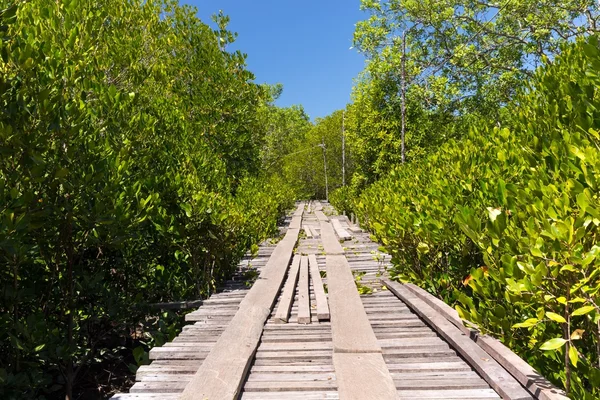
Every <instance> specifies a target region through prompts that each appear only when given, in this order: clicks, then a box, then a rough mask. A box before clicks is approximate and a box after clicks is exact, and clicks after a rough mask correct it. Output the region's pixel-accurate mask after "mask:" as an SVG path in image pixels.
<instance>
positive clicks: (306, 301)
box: [297, 256, 311, 324]
mask: <svg viewBox="0 0 600 400" xmlns="http://www.w3.org/2000/svg"><path fill="white" fill-rule="evenodd" d="M308 277H309V275H308V257H306V256H302V258H301V259H300V278H299V279H298V319H297V321H298V323H299V324H310V322H311V317H310V293H309V290H308Z"/></svg>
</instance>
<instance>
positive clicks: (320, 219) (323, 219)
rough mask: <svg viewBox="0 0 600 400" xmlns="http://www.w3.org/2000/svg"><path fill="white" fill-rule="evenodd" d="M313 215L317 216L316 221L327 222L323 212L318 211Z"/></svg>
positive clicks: (327, 219)
mask: <svg viewBox="0 0 600 400" xmlns="http://www.w3.org/2000/svg"><path fill="white" fill-rule="evenodd" d="M315 215H316V216H317V219H318V220H319V221H323V222H327V221H329V218H328V217H327V215H325V214H324V213H323V211H320V210H319V211H315Z"/></svg>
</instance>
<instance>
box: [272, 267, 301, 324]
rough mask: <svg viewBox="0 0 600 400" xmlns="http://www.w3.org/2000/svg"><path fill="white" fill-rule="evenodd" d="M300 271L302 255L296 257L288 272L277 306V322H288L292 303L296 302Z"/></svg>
mask: <svg viewBox="0 0 600 400" xmlns="http://www.w3.org/2000/svg"><path fill="white" fill-rule="evenodd" d="M299 271H300V257H294V260H293V261H292V266H291V267H290V269H289V272H288V276H287V281H286V282H285V286H284V287H283V293H282V294H281V300H280V301H279V305H278V306H277V312H276V313H275V322H277V323H287V322H288V320H289V318H290V310H291V309H292V303H293V302H294V294H295V291H296V284H297V283H298V272H299Z"/></svg>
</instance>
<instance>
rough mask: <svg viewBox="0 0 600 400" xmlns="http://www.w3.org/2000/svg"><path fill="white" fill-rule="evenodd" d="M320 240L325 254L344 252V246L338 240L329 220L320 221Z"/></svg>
mask: <svg viewBox="0 0 600 400" xmlns="http://www.w3.org/2000/svg"><path fill="white" fill-rule="evenodd" d="M321 242H322V243H323V249H324V250H325V253H326V254H327V255H335V254H344V248H343V247H342V245H341V244H340V242H338V240H337V238H336V237H335V233H334V231H333V227H332V226H331V223H329V222H321Z"/></svg>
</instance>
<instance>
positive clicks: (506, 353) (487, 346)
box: [404, 283, 568, 400]
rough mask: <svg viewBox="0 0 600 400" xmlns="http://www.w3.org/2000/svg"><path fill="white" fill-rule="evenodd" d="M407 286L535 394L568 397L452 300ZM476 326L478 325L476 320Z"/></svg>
mask: <svg viewBox="0 0 600 400" xmlns="http://www.w3.org/2000/svg"><path fill="white" fill-rule="evenodd" d="M404 286H405V287H406V288H407V289H408V290H410V291H411V292H413V293H414V294H415V295H416V296H418V297H419V298H420V299H422V300H423V301H424V302H426V303H427V304H428V305H429V306H431V307H432V308H433V309H435V310H436V311H438V312H439V313H440V314H442V315H443V316H444V317H445V318H446V319H447V320H448V321H450V322H451V323H453V324H454V325H455V326H456V327H457V328H459V329H460V330H461V331H463V333H464V334H465V335H467V336H469V337H470V338H471V339H472V340H474V341H475V342H476V343H477V344H479V346H480V347H481V348H483V349H484V350H485V351H486V352H487V353H489V354H490V355H491V356H492V357H493V358H494V359H495V360H496V361H497V362H498V363H499V364H500V365H502V367H504V369H506V370H507V371H508V372H509V373H510V374H511V375H512V376H513V377H515V379H516V380H517V381H519V383H521V385H523V386H524V387H525V388H526V389H527V390H528V391H529V392H530V393H531V394H532V395H534V396H535V397H536V398H538V399H541V400H567V399H568V397H567V395H566V393H565V392H564V391H563V390H561V389H560V388H558V387H556V386H555V385H553V384H552V383H551V382H550V381H549V380H547V379H546V378H544V376H542V375H541V374H540V373H539V372H537V371H536V370H535V369H534V368H533V367H532V366H531V365H529V364H528V363H527V362H526V361H525V360H523V359H522V358H521V357H519V356H518V355H517V354H516V353H514V352H513V351H512V350H510V349H509V348H508V347H506V346H505V345H504V344H502V342H500V341H499V340H498V339H496V338H493V337H491V336H487V335H482V334H481V333H480V332H478V331H476V330H472V329H469V328H468V327H466V326H465V325H464V324H463V321H462V319H461V318H460V317H459V316H458V312H457V311H456V310H455V309H453V308H452V307H450V306H449V305H448V304H446V303H445V302H443V301H442V300H440V299H438V298H437V297H435V296H434V295H432V294H431V293H429V292H427V291H426V290H424V289H422V288H420V287H418V286H416V285H414V284H412V283H406V284H404ZM473 326H475V327H477V325H476V324H473Z"/></svg>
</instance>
